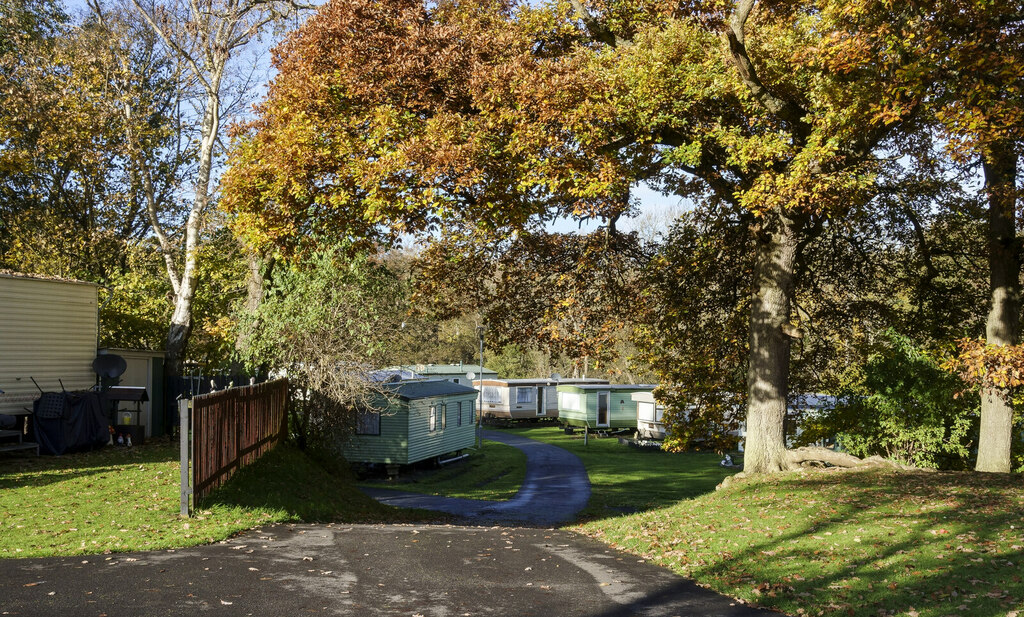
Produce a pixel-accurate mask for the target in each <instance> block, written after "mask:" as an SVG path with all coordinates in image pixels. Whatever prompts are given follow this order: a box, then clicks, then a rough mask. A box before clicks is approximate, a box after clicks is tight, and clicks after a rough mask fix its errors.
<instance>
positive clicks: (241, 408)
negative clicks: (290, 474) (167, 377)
mask: <svg viewBox="0 0 1024 617" xmlns="http://www.w3.org/2000/svg"><path fill="white" fill-rule="evenodd" d="M287 407H288V380H287V379H278V380H276V381H271V382H267V383H261V384H256V385H252V386H245V387H242V388H231V389H230V390H222V391H220V392H213V393H210V394H204V395H202V396H197V397H195V398H194V399H192V414H191V415H192V494H193V500H194V502H195V503H198V501H199V500H200V499H202V498H203V497H205V496H206V495H208V494H209V493H210V492H211V491H212V490H213V489H215V488H217V487H218V486H220V485H221V484H224V482H226V481H227V479H228V478H230V477H231V475H232V474H234V473H235V472H236V471H238V470H239V469H241V468H242V467H245V466H246V465H248V464H250V463H252V462H254V461H256V460H257V459H258V458H260V457H261V456H263V455H264V454H265V453H266V452H268V451H269V450H270V449H271V448H273V447H274V446H276V445H277V444H279V443H281V441H283V440H284V438H285V435H286V433H287V429H288V409H287Z"/></svg>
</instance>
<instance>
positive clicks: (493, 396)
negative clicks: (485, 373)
mask: <svg viewBox="0 0 1024 617" xmlns="http://www.w3.org/2000/svg"><path fill="white" fill-rule="evenodd" d="M483 398H484V402H485V403H500V402H501V389H500V388H498V387H497V386H484V389H483Z"/></svg>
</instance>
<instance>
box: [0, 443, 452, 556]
mask: <svg viewBox="0 0 1024 617" xmlns="http://www.w3.org/2000/svg"><path fill="white" fill-rule="evenodd" d="M179 509H180V506H179V465H178V460H177V444H174V443H170V442H164V443H162V444H159V443H155V444H153V445H150V444H147V445H145V446H141V447H134V448H112V447H108V448H103V449H101V450H97V451H94V452H87V453H80V454H68V455H64V456H60V457H45V456H44V457H16V458H15V457H7V458H0V558H3V557H8V558H9V557H44V556H55V555H78V554H95V553H104V552H125V551H138V550H153V549H165V548H177V547H184V546H193V545H197V544H204V543H208V542H215V541H218V540H222V539H224V538H227V537H229V536H231V535H233V534H236V533H238V532H240V531H243V530H246V529H250V528H252V527H256V526H259V525H264V524H267V523H277V522H287V521H308V522H312V521H343V522H371V521H372V522H403V521H413V520H436V519H437V518H438V515H437V514H436V513H424V512H421V511H412V510H398V509H395V508H389V507H386V506H382V505H380V504H378V503H377V502H375V501H373V500H372V499H370V498H368V497H366V496H364V495H363V494H362V493H360V492H359V491H358V490H356V489H355V487H354V483H353V480H352V478H351V477H348V476H346V475H345V474H344V473H341V472H336V471H335V470H332V472H331V473H329V472H328V471H327V470H325V469H324V467H322V466H320V465H318V464H316V463H315V462H313V461H312V460H311V459H310V458H308V457H307V456H306V455H305V454H303V453H302V452H300V451H298V450H296V449H295V448H294V447H292V446H289V445H284V446H281V447H279V448H276V449H275V450H274V451H272V452H271V453H269V454H268V455H267V456H265V457H264V458H262V459H261V460H260V461H258V462H257V463H255V464H254V465H252V466H250V467H248V468H246V469H243V470H242V471H241V472H239V473H238V474H236V475H235V476H234V477H233V478H232V479H231V480H230V481H229V482H228V484H227V485H225V486H224V487H222V488H221V489H219V490H218V491H216V492H215V493H214V494H213V495H212V496H211V497H210V498H209V499H207V500H205V501H204V502H203V503H201V504H200V506H199V509H198V511H197V512H196V515H195V516H194V517H193V518H190V519H183V518H181V517H180V516H179V514H178V512H179Z"/></svg>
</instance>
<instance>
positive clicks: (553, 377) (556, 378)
mask: <svg viewBox="0 0 1024 617" xmlns="http://www.w3.org/2000/svg"><path fill="white" fill-rule="evenodd" d="M560 379H562V376H561V375H559V374H558V373H551V381H559V380H560Z"/></svg>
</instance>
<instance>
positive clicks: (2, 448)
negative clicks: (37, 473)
mask: <svg viewBox="0 0 1024 617" xmlns="http://www.w3.org/2000/svg"><path fill="white" fill-rule="evenodd" d="M17 450H35V451H36V454H37V455H38V454H39V444H37V443H32V442H29V441H26V442H24V443H10V444H3V445H0V452H15V451H17Z"/></svg>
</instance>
